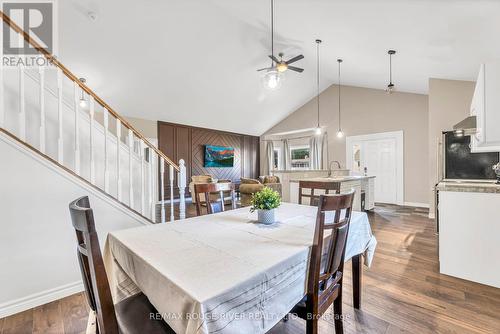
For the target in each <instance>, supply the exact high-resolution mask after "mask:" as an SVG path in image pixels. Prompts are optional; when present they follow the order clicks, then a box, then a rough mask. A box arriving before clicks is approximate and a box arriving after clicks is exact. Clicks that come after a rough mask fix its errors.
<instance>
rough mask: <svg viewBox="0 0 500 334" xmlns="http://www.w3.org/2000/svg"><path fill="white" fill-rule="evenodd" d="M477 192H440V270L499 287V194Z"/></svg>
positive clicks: (492, 186)
mask: <svg viewBox="0 0 500 334" xmlns="http://www.w3.org/2000/svg"><path fill="white" fill-rule="evenodd" d="M466 187H467V185H464V188H466ZM487 187H488V188H490V189H492V188H494V187H495V185H493V184H491V185H488V186H487ZM497 187H498V186H497ZM477 188H480V186H478V187H477ZM485 188H486V187H485ZM478 191H484V192H470V191H443V190H440V191H439V271H440V273H442V274H445V275H450V276H454V277H459V278H462V279H466V280H470V281H473V282H478V283H481V284H486V285H491V286H494V287H497V288H500V258H499V256H498V255H499V254H500V222H499V220H498V218H497V217H499V216H500V193H487V192H486V191H487V190H484V189H483V190H481V189H479V190H478Z"/></svg>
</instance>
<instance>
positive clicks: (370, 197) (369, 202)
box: [289, 175, 375, 211]
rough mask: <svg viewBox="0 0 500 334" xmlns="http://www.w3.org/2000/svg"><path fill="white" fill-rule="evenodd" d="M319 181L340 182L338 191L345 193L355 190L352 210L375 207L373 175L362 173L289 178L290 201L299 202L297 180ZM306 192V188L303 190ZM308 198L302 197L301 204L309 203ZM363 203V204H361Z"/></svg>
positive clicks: (319, 191) (322, 191) (319, 192)
mask: <svg viewBox="0 0 500 334" xmlns="http://www.w3.org/2000/svg"><path fill="white" fill-rule="evenodd" d="M300 181H310V182H321V183H340V193H346V192H349V191H351V190H352V189H354V190H355V193H354V200H353V210H354V211H362V210H363V208H364V209H365V210H371V209H373V208H374V207H375V176H364V175H336V176H332V177H326V176H323V177H304V178H298V179H295V178H291V179H290V183H289V184H290V191H289V193H290V199H289V201H290V202H292V203H298V202H299V182H300ZM304 191H306V192H308V190H304ZM316 192H317V195H319V194H321V193H324V192H325V191H324V190H317V191H316ZM363 198H364V200H363ZM304 201H305V202H304ZM308 201H309V199H308V198H303V202H302V203H303V204H309V202H308ZM362 203H364V205H363V204H362Z"/></svg>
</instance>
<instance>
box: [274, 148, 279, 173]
mask: <svg viewBox="0 0 500 334" xmlns="http://www.w3.org/2000/svg"><path fill="white" fill-rule="evenodd" d="M280 166H281V154H280V149H279V148H275V149H274V152H273V167H274V169H280Z"/></svg>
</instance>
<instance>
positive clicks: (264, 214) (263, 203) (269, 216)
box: [250, 187, 281, 225]
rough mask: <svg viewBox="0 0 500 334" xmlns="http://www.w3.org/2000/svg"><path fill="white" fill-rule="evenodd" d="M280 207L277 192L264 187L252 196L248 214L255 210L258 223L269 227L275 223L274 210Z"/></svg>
mask: <svg viewBox="0 0 500 334" xmlns="http://www.w3.org/2000/svg"><path fill="white" fill-rule="evenodd" d="M280 205H281V197H280V195H279V193H278V192H277V191H274V190H272V189H271V188H269V187H264V188H263V189H262V190H261V191H259V192H256V193H255V194H253V195H252V207H251V208H250V212H254V211H255V210H257V214H258V220H259V223H262V224H266V225H270V224H273V223H274V222H275V215H274V212H275V209H276V208H277V207H279V206H280Z"/></svg>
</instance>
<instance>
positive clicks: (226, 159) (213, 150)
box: [205, 145, 234, 167]
mask: <svg viewBox="0 0 500 334" xmlns="http://www.w3.org/2000/svg"><path fill="white" fill-rule="evenodd" d="M233 165H234V148H232V147H223V146H213V145H206V146H205V167H233Z"/></svg>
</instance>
